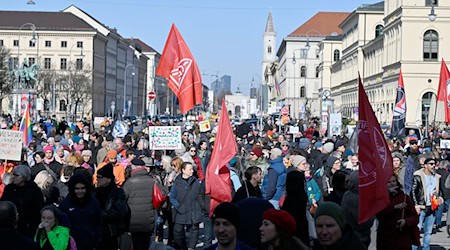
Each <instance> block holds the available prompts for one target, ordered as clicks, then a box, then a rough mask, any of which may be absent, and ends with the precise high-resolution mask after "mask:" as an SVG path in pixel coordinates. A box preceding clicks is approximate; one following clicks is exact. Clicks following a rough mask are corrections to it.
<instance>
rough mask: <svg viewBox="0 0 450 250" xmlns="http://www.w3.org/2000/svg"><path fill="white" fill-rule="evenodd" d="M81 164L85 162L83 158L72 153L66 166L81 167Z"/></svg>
mask: <svg viewBox="0 0 450 250" xmlns="http://www.w3.org/2000/svg"><path fill="white" fill-rule="evenodd" d="M81 162H83V158H82V157H81V155H80V154H78V153H71V154H70V155H69V156H67V159H66V164H67V165H68V166H75V167H78V166H80V164H81Z"/></svg>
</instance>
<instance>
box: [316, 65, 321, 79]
mask: <svg viewBox="0 0 450 250" xmlns="http://www.w3.org/2000/svg"><path fill="white" fill-rule="evenodd" d="M319 73H320V67H319V66H317V67H316V78H319Z"/></svg>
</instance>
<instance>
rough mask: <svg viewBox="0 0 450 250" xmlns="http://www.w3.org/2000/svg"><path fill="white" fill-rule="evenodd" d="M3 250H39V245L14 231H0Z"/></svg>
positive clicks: (3, 229) (4, 229)
mask: <svg viewBox="0 0 450 250" xmlns="http://www.w3.org/2000/svg"><path fill="white" fill-rule="evenodd" d="M0 242H1V243H0V244H1V247H0V248H1V249H2V250H39V249H40V248H39V245H38V244H37V243H35V242H34V241H33V240H32V239H31V238H28V237H25V236H23V235H22V234H20V233H19V232H17V231H16V230H14V229H6V228H2V229H0Z"/></svg>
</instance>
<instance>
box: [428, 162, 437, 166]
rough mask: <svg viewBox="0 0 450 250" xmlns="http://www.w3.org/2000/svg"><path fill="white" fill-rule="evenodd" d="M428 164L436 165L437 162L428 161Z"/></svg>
mask: <svg viewBox="0 0 450 250" xmlns="http://www.w3.org/2000/svg"><path fill="white" fill-rule="evenodd" d="M427 164H428V165H431V166H434V165H436V162H428V163H427Z"/></svg>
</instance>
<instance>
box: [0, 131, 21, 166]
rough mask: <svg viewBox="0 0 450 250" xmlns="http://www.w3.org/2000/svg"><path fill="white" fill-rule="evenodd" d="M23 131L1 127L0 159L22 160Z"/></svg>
mask: <svg viewBox="0 0 450 250" xmlns="http://www.w3.org/2000/svg"><path fill="white" fill-rule="evenodd" d="M22 141H23V132H21V131H15V130H8V129H0V159H2V160H13V161H20V158H21V157H20V156H21V154H22V146H23V145H22Z"/></svg>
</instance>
